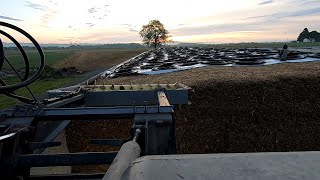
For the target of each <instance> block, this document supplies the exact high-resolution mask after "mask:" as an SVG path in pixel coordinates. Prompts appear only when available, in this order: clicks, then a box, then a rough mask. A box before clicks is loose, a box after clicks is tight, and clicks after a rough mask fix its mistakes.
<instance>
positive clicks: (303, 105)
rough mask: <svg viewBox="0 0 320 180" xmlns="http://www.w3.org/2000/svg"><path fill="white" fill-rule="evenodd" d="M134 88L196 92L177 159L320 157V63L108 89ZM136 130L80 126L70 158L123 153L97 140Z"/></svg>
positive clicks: (117, 124) (215, 71) (74, 127)
mask: <svg viewBox="0 0 320 180" xmlns="http://www.w3.org/2000/svg"><path fill="white" fill-rule="evenodd" d="M100 82H101V81H100ZM130 82H132V83H158V82H161V83H173V82H182V83H184V84H186V85H188V86H190V87H192V89H193V90H192V91H190V92H189V96H190V97H189V100H190V101H191V103H192V104H191V105H182V106H178V107H176V108H175V113H176V116H177V120H176V136H177V137H176V138H177V150H178V153H181V154H182V153H229V152H267V151H268V152H269V151H313V150H320V93H319V92H320V62H311V63H288V64H279V65H272V66H259V67H206V68H199V69H192V70H188V71H182V72H177V73H168V74H163V75H148V76H143V75H141V76H135V77H122V78H117V79H111V80H107V81H106V83H114V84H119V83H120V84H121V83H123V84H128V83H130ZM130 126H131V121H130V120H128V121H123V120H116V121H99V122H98V121H95V122H89V121H88V122H73V123H72V124H71V125H70V126H69V128H68V129H67V141H68V146H69V150H70V152H76V151H93V150H94V151H107V150H108V151H110V150H117V149H114V148H111V147H107V146H93V145H90V144H89V142H90V139H92V138H127V137H129V132H130ZM105 170H106V166H99V167H93V166H91V167H81V168H79V167H74V168H73V172H88V171H90V172H93V171H105Z"/></svg>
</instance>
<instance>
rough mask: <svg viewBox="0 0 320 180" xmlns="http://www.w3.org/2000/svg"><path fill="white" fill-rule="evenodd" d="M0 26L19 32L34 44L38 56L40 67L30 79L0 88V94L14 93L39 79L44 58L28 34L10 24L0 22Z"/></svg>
mask: <svg viewBox="0 0 320 180" xmlns="http://www.w3.org/2000/svg"><path fill="white" fill-rule="evenodd" d="M0 26H4V27H8V28H11V29H13V30H16V31H18V32H20V33H21V34H23V35H24V36H25V37H27V38H28V39H29V40H30V41H31V42H32V43H33V44H34V46H35V47H36V48H37V51H38V53H39V55H40V66H39V68H38V70H37V72H36V73H35V74H34V75H33V76H32V77H31V78H29V79H27V80H25V81H22V82H20V83H17V84H12V85H6V86H0V92H1V91H14V90H17V89H19V88H21V87H24V86H27V85H29V84H31V83H32V82H34V81H36V80H37V79H38V78H39V77H40V75H41V73H42V71H43V69H44V65H45V56H44V53H43V50H42V48H41V47H40V45H39V44H38V42H37V41H36V40H35V39H34V38H33V37H32V36H31V35H30V34H28V33H27V32H26V31H24V30H22V29H20V28H19V27H17V26H14V25H12V24H8V23H5V22H2V21H0Z"/></svg>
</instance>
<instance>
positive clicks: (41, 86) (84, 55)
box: [0, 49, 146, 109]
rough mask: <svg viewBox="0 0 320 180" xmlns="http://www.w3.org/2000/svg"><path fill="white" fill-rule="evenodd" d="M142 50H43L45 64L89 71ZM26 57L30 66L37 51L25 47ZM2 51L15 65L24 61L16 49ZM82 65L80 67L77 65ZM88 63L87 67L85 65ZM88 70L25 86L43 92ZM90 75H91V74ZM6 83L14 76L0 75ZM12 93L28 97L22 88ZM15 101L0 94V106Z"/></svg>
mask: <svg viewBox="0 0 320 180" xmlns="http://www.w3.org/2000/svg"><path fill="white" fill-rule="evenodd" d="M144 51H146V49H77V50H75V49H65V50H61V49H59V50H52V49H51V50H45V58H46V65H49V66H51V67H54V68H56V69H61V68H64V67H76V68H78V69H80V70H82V71H85V72H88V74H91V73H90V72H91V71H92V72H93V71H95V70H100V69H105V68H106V67H111V66H114V65H115V64H119V63H121V62H123V61H124V60H127V59H129V58H131V57H133V56H136V55H138V54H140V53H141V52H144ZM26 52H27V55H28V58H29V60H30V67H31V68H33V69H34V68H37V67H38V63H39V55H38V53H37V51H35V50H28V51H26ZM5 55H6V57H8V59H9V60H10V63H11V64H12V65H13V66H14V67H15V68H16V69H23V68H24V63H23V60H22V56H21V55H20V52H19V51H17V50H5ZM79 66H80V67H83V68H80V67H79ZM87 67H88V68H87ZM3 69H4V70H10V69H11V68H10V67H9V65H8V64H7V63H5V64H4V67H3ZM88 74H86V73H85V74H80V75H72V76H66V75H64V76H62V77H60V78H48V79H42V80H37V81H36V82H34V83H32V84H31V85H30V86H29V88H30V89H31V90H32V92H33V93H34V94H35V95H36V96H40V95H44V94H45V92H46V91H48V90H51V89H56V88H60V87H64V86H68V85H72V84H75V83H76V82H79V80H81V79H83V78H84V77H85V78H89V77H87V76H88ZM91 76H92V75H91ZM1 78H2V79H3V80H4V81H5V82H6V83H7V84H12V83H16V82H19V79H18V78H17V77H1ZM16 94H18V95H22V96H27V97H29V98H30V97H31V95H30V93H29V92H28V91H27V89H26V88H22V89H19V90H17V91H16ZM17 102H18V101H17V100H15V99H13V98H9V97H7V96H5V95H1V94H0V109H4V108H6V107H8V106H12V105H14V104H15V103H17Z"/></svg>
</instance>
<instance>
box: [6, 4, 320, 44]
mask: <svg viewBox="0 0 320 180" xmlns="http://www.w3.org/2000/svg"><path fill="white" fill-rule="evenodd" d="M75 4H76V7H74V6H75ZM153 8H154V4H152V3H150V2H149V1H147V0H139V1H127V2H126V1H123V0H122V1H121V0H117V1H115V0H109V1H105V0H104V1H101V0H92V1H90V2H80V1H76V0H69V1H62V0H45V1H43V0H10V1H6V2H3V6H1V7H0V20H1V21H5V22H8V23H11V24H14V25H16V26H19V27H20V28H22V29H24V30H25V31H27V32H29V33H30V34H31V35H32V36H34V37H35V39H37V40H38V41H39V42H40V43H41V44H117V43H141V38H140V36H139V33H138V32H139V31H140V29H141V27H142V25H144V24H147V23H148V22H149V21H150V20H152V19H159V20H160V21H161V22H162V23H163V24H164V25H165V27H166V29H167V30H168V31H169V33H170V35H171V36H172V40H173V41H174V42H180V43H201V44H226V43H243V42H289V41H293V40H296V38H297V36H298V35H299V33H300V32H302V30H303V29H304V28H308V29H309V30H310V31H312V30H319V29H317V28H319V27H317V25H316V22H318V21H319V20H320V1H318V0H307V1H300V0H241V1H240V0H238V1H235V0H224V1H218V0H213V1H210V2H207V1H205V0H199V1H198V2H197V3H193V1H183V2H172V1H168V0H164V1H161V4H160V5H159V6H158V7H157V9H160V10H161V9H165V10H164V13H163V12H160V10H159V12H156V13H154V9H153ZM17 39H18V40H19V41H24V40H25V39H24V38H23V37H21V36H19V35H17ZM4 41H6V40H5V38H4Z"/></svg>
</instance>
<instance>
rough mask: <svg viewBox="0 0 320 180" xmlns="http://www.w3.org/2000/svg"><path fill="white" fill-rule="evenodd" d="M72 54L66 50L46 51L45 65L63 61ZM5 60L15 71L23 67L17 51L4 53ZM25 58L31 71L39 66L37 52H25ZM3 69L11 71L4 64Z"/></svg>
mask: <svg viewBox="0 0 320 180" xmlns="http://www.w3.org/2000/svg"><path fill="white" fill-rule="evenodd" d="M72 54H74V52H73V51H70V50H67V51H63V50H59V51H48V52H45V60H46V65H49V66H51V65H54V64H56V63H58V62H60V61H63V60H65V59H66V58H67V57H69V56H71V55H72ZM6 56H7V58H8V59H9V60H10V63H11V64H12V65H13V66H14V67H15V68H17V69H19V68H23V67H24V61H23V58H22V56H21V54H20V52H19V51H12V50H11V51H8V52H6ZM27 56H28V58H29V62H30V67H31V68H32V69H34V68H37V67H38V66H39V59H40V57H39V54H38V52H37V51H35V50H32V51H28V52H27ZM3 69H11V68H10V66H9V65H8V64H7V63H4V67H3Z"/></svg>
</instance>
